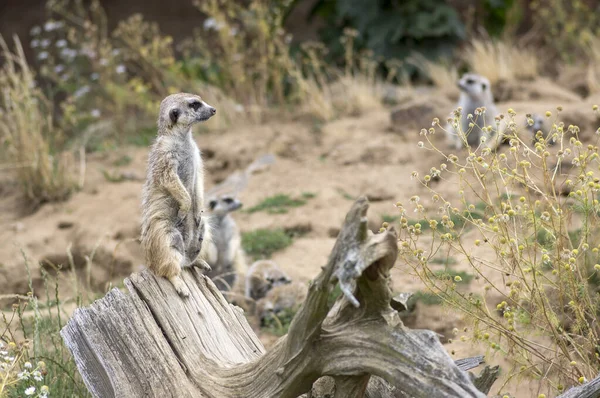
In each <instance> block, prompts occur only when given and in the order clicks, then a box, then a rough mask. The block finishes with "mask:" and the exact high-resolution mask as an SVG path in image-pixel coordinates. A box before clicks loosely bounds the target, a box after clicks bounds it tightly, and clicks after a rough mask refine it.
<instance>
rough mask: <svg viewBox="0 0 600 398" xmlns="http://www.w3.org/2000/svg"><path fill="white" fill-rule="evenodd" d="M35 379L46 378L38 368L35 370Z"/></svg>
mask: <svg viewBox="0 0 600 398" xmlns="http://www.w3.org/2000/svg"><path fill="white" fill-rule="evenodd" d="M33 379H34V380H35V381H42V380H44V377H43V376H42V373H41V372H40V371H39V370H36V371H34V372H33Z"/></svg>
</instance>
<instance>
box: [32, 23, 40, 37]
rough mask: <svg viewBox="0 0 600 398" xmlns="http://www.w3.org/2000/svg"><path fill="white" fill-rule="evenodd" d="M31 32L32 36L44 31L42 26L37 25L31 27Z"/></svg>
mask: <svg viewBox="0 0 600 398" xmlns="http://www.w3.org/2000/svg"><path fill="white" fill-rule="evenodd" d="M29 33H30V34H31V35H32V36H35V35H39V34H40V33H42V28H40V27H39V26H37V25H36V26H34V27H33V28H31V30H30V31H29Z"/></svg>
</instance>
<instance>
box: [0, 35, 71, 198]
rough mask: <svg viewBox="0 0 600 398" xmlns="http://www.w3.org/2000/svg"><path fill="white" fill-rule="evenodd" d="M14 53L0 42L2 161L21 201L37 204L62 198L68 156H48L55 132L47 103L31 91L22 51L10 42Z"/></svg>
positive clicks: (68, 187)
mask: <svg viewBox="0 0 600 398" xmlns="http://www.w3.org/2000/svg"><path fill="white" fill-rule="evenodd" d="M14 41H15V52H14V53H13V52H11V51H10V49H9V47H8V45H7V43H6V41H5V40H4V39H3V38H2V37H0V50H1V53H2V58H3V59H4V60H5V63H4V66H3V68H2V69H1V70H0V91H1V97H0V142H1V143H2V146H3V148H4V149H6V150H5V152H4V156H5V158H4V159H2V161H3V162H8V164H9V165H10V166H12V167H13V170H14V172H15V173H16V175H17V178H18V180H19V182H20V183H21V185H22V188H23V191H24V193H25V195H26V197H27V198H28V199H29V200H31V201H32V202H34V203H35V204H39V203H42V202H46V201H53V200H61V199H65V198H66V197H67V196H68V195H69V194H70V192H71V191H72V189H73V188H74V184H73V182H72V180H71V178H70V176H69V174H68V172H67V170H68V168H67V165H68V164H69V156H68V155H66V154H56V153H54V152H53V148H52V141H53V140H58V139H59V137H60V132H59V131H58V130H57V129H56V127H55V124H54V123H53V120H52V114H53V108H52V104H50V103H49V101H48V100H47V99H46V98H45V97H44V95H43V94H42V92H41V90H40V89H39V88H37V87H36V82H35V79H34V75H33V73H32V72H31V70H30V69H29V66H28V65H27V61H26V59H25V55H24V53H23V47H22V46H21V43H20V41H19V40H18V38H16V37H15V39H14Z"/></svg>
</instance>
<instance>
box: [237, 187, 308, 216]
mask: <svg viewBox="0 0 600 398" xmlns="http://www.w3.org/2000/svg"><path fill="white" fill-rule="evenodd" d="M315 196H316V195H315V194H313V193H310V192H305V193H303V194H302V197H301V198H298V199H292V198H291V197H290V196H289V195H285V194H278V195H275V196H270V197H268V198H266V199H265V200H263V201H262V202H260V203H259V204H257V205H256V206H253V207H251V208H249V209H247V210H246V212H247V213H256V212H258V211H266V212H267V213H269V214H283V213H287V212H288V210H289V209H291V208H293V207H300V206H304V205H305V204H306V199H310V198H314V197H315Z"/></svg>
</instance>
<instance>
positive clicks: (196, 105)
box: [190, 101, 202, 111]
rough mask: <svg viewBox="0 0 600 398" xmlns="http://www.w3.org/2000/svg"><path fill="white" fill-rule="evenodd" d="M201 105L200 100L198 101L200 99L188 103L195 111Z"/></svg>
mask: <svg viewBox="0 0 600 398" xmlns="http://www.w3.org/2000/svg"><path fill="white" fill-rule="evenodd" d="M201 106H202V102H200V101H194V102H192V103H191V104H190V108H192V109H193V110H195V111H197V110H198V109H200V107H201Z"/></svg>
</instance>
